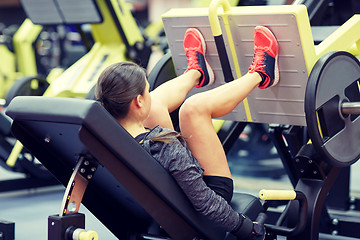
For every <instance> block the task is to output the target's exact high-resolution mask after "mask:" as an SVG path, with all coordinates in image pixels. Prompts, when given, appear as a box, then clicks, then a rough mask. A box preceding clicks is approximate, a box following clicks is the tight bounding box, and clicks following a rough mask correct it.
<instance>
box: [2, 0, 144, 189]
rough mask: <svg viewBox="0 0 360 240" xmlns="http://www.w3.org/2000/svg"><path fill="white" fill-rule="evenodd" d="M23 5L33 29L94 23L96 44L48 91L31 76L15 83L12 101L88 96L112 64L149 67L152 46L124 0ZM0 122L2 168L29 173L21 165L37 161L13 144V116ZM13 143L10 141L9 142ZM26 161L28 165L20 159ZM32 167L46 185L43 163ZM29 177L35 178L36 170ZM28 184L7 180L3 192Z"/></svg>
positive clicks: (53, 81)
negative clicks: (20, 97)
mask: <svg viewBox="0 0 360 240" xmlns="http://www.w3.org/2000/svg"><path fill="white" fill-rule="evenodd" d="M21 3H22V5H23V7H24V10H25V12H26V14H27V16H28V18H29V19H30V20H31V22H29V21H30V20H27V21H26V22H27V24H30V25H31V26H34V27H35V26H36V27H38V28H39V25H38V24H41V25H43V26H46V25H57V24H77V25H79V24H85V23H91V34H92V37H93V39H94V41H95V43H94V44H93V46H92V48H91V49H90V51H89V52H88V53H87V54H85V55H84V56H83V57H82V58H81V59H79V60H78V61H77V62H76V63H75V64H73V65H72V66H70V67H69V68H68V69H67V70H65V71H64V72H62V73H61V75H59V76H55V77H54V75H52V76H51V77H50V76H48V78H47V79H46V81H45V82H44V85H41V86H44V91H42V92H32V91H33V85H32V84H33V81H32V78H31V77H26V78H23V79H22V80H21V81H16V83H14V85H13V86H12V89H10V90H9V93H8V99H9V100H10V99H12V98H13V97H15V96H17V95H44V96H61V97H81V98H84V97H86V96H87V95H88V94H89V92H90V93H91V90H92V89H93V87H94V85H95V83H96V81H97V78H98V76H99V74H100V73H101V71H102V70H103V69H104V68H105V67H107V66H109V65H110V64H112V63H115V62H121V61H137V62H138V63H140V64H141V65H142V66H144V67H146V65H147V62H148V59H149V55H150V46H147V44H146V42H145V39H144V38H143V36H142V35H141V32H140V30H139V28H138V27H137V25H136V23H135V20H134V19H133V17H132V15H131V12H130V10H129V9H128V8H127V5H126V4H125V2H124V1H123V0H120V1H117V0H107V1H102V0H101V1H100V0H98V1H95V0H84V1H81V4H76V6H73V4H72V3H71V2H68V1H63V0H57V1H56V4H55V1H38V2H34V1H27V0H22V1H21ZM69 6H70V7H69ZM80 13H82V14H80ZM25 29H26V31H25V30H24V31H22V32H27V31H28V30H29V29H30V28H29V27H26V28H25ZM109 33H111V34H109ZM21 36H24V34H21ZM22 39H24V38H22ZM20 42H21V41H20ZM18 45H19V46H20V47H21V49H28V48H25V47H24V46H23V45H21V44H18ZM18 45H16V46H18ZM24 66H25V65H24ZM38 85H40V83H39V84H38ZM45 90H46V91H45ZM36 93H37V94H36ZM7 102H9V101H7ZM0 119H1V122H2V123H3V124H2V126H1V130H2V133H3V134H2V137H3V138H4V141H3V144H1V148H2V149H1V150H2V151H1V156H2V159H4V162H5V164H4V166H5V167H6V168H7V169H10V170H13V171H17V172H25V173H26V174H27V173H28V171H27V169H25V170H24V168H23V167H22V162H25V163H26V166H28V165H29V166H30V167H31V165H32V164H33V163H34V162H36V159H34V158H33V157H32V156H31V154H29V153H28V151H27V150H26V149H23V146H22V145H21V143H20V142H16V143H14V138H13V137H12V135H11V133H10V125H11V121H10V120H9V118H7V117H5V116H4V114H0ZM9 139H10V140H11V141H8V140H9ZM24 156H30V160H27V158H26V157H24ZM24 158H25V161H22V159H24ZM0 162H1V161H0ZM27 163H29V164H27ZM33 165H35V170H39V171H37V173H38V174H37V175H35V179H34V180H35V181H36V182H37V183H42V182H44V181H42V180H43V179H41V178H42V177H43V176H48V175H49V174H48V173H47V170H46V169H44V168H43V167H42V166H41V164H33ZM19 166H20V167H19ZM35 170H34V171H35ZM28 176H30V177H31V176H32V172H30V174H29V175H28ZM26 180H28V179H23V180H21V183H20V184H17V182H16V183H14V184H15V185H14V184H13V181H12V182H11V183H12V184H9V182H4V184H3V185H4V187H2V188H0V189H4V191H8V190H9V189H19V188H21V186H23V188H28V186H29V185H28V184H24V181H26ZM29 182H30V181H29ZM52 182H55V183H57V181H54V180H52ZM15 186H16V187H15ZM36 186H38V185H34V187H36Z"/></svg>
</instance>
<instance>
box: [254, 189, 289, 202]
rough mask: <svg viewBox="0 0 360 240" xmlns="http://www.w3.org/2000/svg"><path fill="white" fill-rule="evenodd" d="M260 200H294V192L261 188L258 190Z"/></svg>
mask: <svg viewBox="0 0 360 240" xmlns="http://www.w3.org/2000/svg"><path fill="white" fill-rule="evenodd" d="M259 198H260V199H261V200H294V199H295V198H296V192H295V191H294V190H265V189H263V190H261V191H260V192H259Z"/></svg>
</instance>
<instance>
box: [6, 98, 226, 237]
mask: <svg viewBox="0 0 360 240" xmlns="http://www.w3.org/2000/svg"><path fill="white" fill-rule="evenodd" d="M7 114H8V115H9V116H10V117H11V118H13V120H14V121H13V125H12V131H13V134H14V135H15V136H16V137H17V138H18V139H19V140H20V141H21V142H22V143H23V144H24V146H25V147H26V148H28V149H29V150H30V151H31V152H32V153H33V154H34V155H35V156H36V157H37V158H38V159H39V161H40V162H42V164H43V165H44V166H45V167H47V168H48V169H49V171H50V172H52V173H53V174H54V175H55V177H57V178H58V179H59V180H60V181H61V182H62V183H63V184H64V185H66V184H67V181H68V179H69V177H70V175H71V171H72V168H73V167H74V166H75V164H76V162H77V159H78V157H77V156H79V155H80V154H82V155H84V154H85V155H87V157H90V158H93V159H95V160H96V161H98V162H99V168H98V170H97V171H96V173H95V175H94V177H93V179H92V180H91V181H90V182H89V185H88V189H87V190H86V194H85V196H84V199H83V204H84V205H85V206H86V207H87V208H88V209H89V210H90V211H91V212H92V213H93V214H94V215H95V216H96V217H98V218H99V219H100V220H101V221H102V222H103V223H104V225H106V226H107V227H108V228H109V229H110V230H111V231H113V232H114V234H115V235H116V236H117V237H119V238H121V235H122V234H123V232H124V231H125V232H128V231H129V230H126V229H127V228H129V227H130V228H131V231H133V232H134V231H135V232H136V231H137V232H139V231H144V229H146V227H148V226H149V224H150V220H149V217H148V216H147V214H146V213H145V212H144V211H143V209H142V208H144V209H145V210H146V212H147V213H149V214H150V215H151V216H152V218H153V219H155V220H156V221H157V222H158V223H159V224H160V225H161V226H162V227H163V228H164V229H165V231H167V232H168V233H169V234H170V236H171V237H172V238H174V239H193V238H195V237H197V236H201V237H203V238H205V239H222V238H223V237H224V234H225V232H224V231H223V230H222V229H220V228H217V227H215V226H214V224H213V223H211V222H210V221H208V220H207V219H205V218H204V217H203V216H201V215H200V214H198V213H197V212H196V211H195V210H194V208H193V207H192V205H191V203H190V202H189V201H188V199H187V197H186V196H185V195H184V193H183V192H182V190H181V189H180V188H179V186H178V185H177V184H176V182H175V180H174V179H173V178H172V177H171V176H170V175H169V174H168V172H167V171H166V170H165V169H164V168H163V167H162V166H161V165H160V164H159V163H158V162H157V161H156V160H155V159H154V158H153V157H152V156H150V155H149V154H148V153H147V152H146V151H145V150H144V149H143V148H142V147H141V146H140V145H139V144H138V143H136V142H135V140H134V139H133V138H132V137H131V136H130V135H129V134H128V133H127V132H126V131H125V130H124V129H123V128H122V127H121V126H120V125H119V124H118V123H117V122H116V121H115V120H114V119H113V117H112V116H111V115H110V114H108V112H107V111H106V110H105V109H104V108H103V107H102V106H101V105H100V104H98V103H97V102H95V101H92V100H85V99H70V98H51V97H49V98H48V97H34V96H32V97H29V96H22V97H17V98H15V99H14V100H13V101H12V102H11V103H10V105H9V107H8V109H7ZM99 192H101V194H104V196H100V195H101V194H99ZM130 195H131V197H130ZM129 199H131V200H129ZM99 202H101V203H102V204H99ZM139 205H141V207H140V206H139ZM117 206H120V207H119V208H120V209H116V208H117ZM128 206H132V207H131V208H130V210H128V212H127V213H126V214H123V213H120V212H121V211H125V209H127V207H128ZM122 208H124V209H122ZM114 209H116V212H114ZM104 212H105V213H106V214H105V213H104ZM114 216H115V217H116V218H121V219H119V221H121V222H119V221H113V220H114ZM128 219H130V221H128ZM136 219H138V222H139V223H137V224H135V221H136ZM122 224H123V225H124V227H123V228H122V229H121V230H116V229H117V228H119V226H120V225H122Z"/></svg>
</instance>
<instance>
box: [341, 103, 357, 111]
mask: <svg viewBox="0 0 360 240" xmlns="http://www.w3.org/2000/svg"><path fill="white" fill-rule="evenodd" d="M341 112H342V113H343V114H360V102H344V103H342V104H341Z"/></svg>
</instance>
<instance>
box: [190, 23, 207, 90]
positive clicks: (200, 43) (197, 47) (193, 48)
mask: <svg viewBox="0 0 360 240" xmlns="http://www.w3.org/2000/svg"><path fill="white" fill-rule="evenodd" d="M184 50H185V55H186V57H187V60H188V66H187V68H186V71H185V72H187V71H189V70H190V69H196V70H198V71H200V73H201V75H202V77H201V79H200V81H199V84H198V85H196V87H197V88H199V87H204V86H208V85H210V84H212V83H213V82H214V72H213V70H212V68H211V67H210V65H209V63H208V62H207V60H206V58H205V52H206V45H205V39H204V37H203V36H202V34H201V33H200V32H199V30H197V29H195V28H189V29H188V30H186V32H185V36H184Z"/></svg>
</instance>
